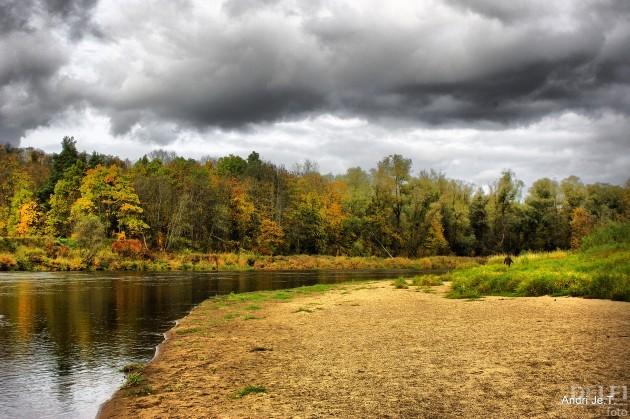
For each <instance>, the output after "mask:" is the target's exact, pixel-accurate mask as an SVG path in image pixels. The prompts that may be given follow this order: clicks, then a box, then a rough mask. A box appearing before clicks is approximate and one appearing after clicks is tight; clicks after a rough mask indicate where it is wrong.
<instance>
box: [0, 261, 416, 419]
mask: <svg viewBox="0 0 630 419" xmlns="http://www.w3.org/2000/svg"><path fill="white" fill-rule="evenodd" d="M410 274H411V273H405V274H403V275H410ZM399 275H401V273H400V272H383V271H379V272H243V273H183V272H182V273H159V274H146V273H143V274H136V273H0V418H61V417H63V418H93V417H94V416H95V415H96V413H97V411H98V408H99V405H100V404H101V403H103V402H104V401H105V400H107V399H108V398H109V397H110V396H111V395H112V394H113V392H114V391H116V389H117V388H118V387H119V386H120V385H121V384H122V383H123V381H124V376H123V374H122V373H121V372H120V369H121V368H122V367H123V366H125V365H127V364H130V363H132V362H147V361H149V360H150V359H151V358H152V357H153V354H154V352H155V347H156V345H158V344H159V343H160V342H161V341H162V339H163V336H162V334H163V333H164V332H165V331H166V330H168V329H170V328H171V327H172V326H173V324H174V321H175V320H177V319H179V318H181V317H183V316H184V315H185V314H186V313H188V312H189V311H190V309H191V308H192V307H193V306H195V305H196V304H198V303H200V302H201V301H203V300H205V299H206V298H208V297H210V296H214V295H218V294H228V293H230V292H247V291H256V290H270V289H280V288H292V287H297V286H301V285H311V284H315V283H333V282H341V281H349V280H366V279H381V278H392V277H395V276H399Z"/></svg>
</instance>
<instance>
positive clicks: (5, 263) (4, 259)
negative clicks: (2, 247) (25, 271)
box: [0, 253, 17, 271]
mask: <svg viewBox="0 0 630 419" xmlns="http://www.w3.org/2000/svg"><path fill="white" fill-rule="evenodd" d="M16 267H17V261H16V260H15V258H14V257H13V255H10V254H8V253H0V271H11V270H13V269H15V268H16Z"/></svg>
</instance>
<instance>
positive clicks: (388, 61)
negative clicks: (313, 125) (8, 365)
mask: <svg viewBox="0 0 630 419" xmlns="http://www.w3.org/2000/svg"><path fill="white" fill-rule="evenodd" d="M629 4H630V2H628V1H625V0H619V1H614V0H601V1H599V0H598V1H583V2H574V1H556V2H553V1H548V0H545V1H542V0H532V1H529V2H506V1H503V0H472V1H464V0H443V1H429V0H427V1H425V2H398V3H396V2H392V3H391V5H390V4H389V2H388V4H387V5H385V4H383V3H382V2H370V1H361V2H339V1H325V0H321V1H306V0H305V1H300V0H286V1H283V0H228V1H225V2H223V3H222V4H221V5H218V6H214V5H210V4H208V2H193V1H178V2H166V1H142V2H134V1H129V2H125V7H124V9H121V6H120V4H119V3H117V2H115V1H111V2H109V1H107V0H102V2H101V3H100V5H99V8H98V9H99V13H100V14H98V13H97V15H96V16H92V11H93V10H94V1H92V0H82V1H73V2H69V1H47V2H43V3H39V2H34V1H30V2H29V1H26V2H22V1H14V2H9V3H7V4H6V5H5V6H4V7H5V13H3V18H2V19H3V26H6V27H4V28H3V32H4V35H2V41H0V42H3V43H4V44H5V47H6V48H9V49H10V48H15V49H16V51H18V52H17V55H16V57H17V58H16V60H14V62H13V64H11V65H8V66H1V65H0V66H1V67H0V81H1V83H2V85H3V86H4V87H3V91H5V90H7V86H8V90H11V89H13V91H16V89H17V90H19V88H20V86H21V89H22V90H21V92H22V96H20V97H25V98H26V99H24V101H23V103H22V104H21V105H20V103H18V104H14V103H8V101H9V97H8V95H7V94H6V92H5V93H2V96H0V99H1V100H2V101H3V107H2V110H0V118H2V119H0V124H1V128H0V135H5V136H6V135H7V134H6V132H7V131H9V132H12V133H13V134H11V135H19V134H20V133H21V132H24V130H25V129H28V128H33V127H36V126H37V125H41V124H45V123H46V121H49V120H51V119H52V118H54V117H55V115H56V114H57V113H59V112H62V111H63V110H65V109H66V108H67V107H68V106H88V107H92V108H95V109H97V110H99V111H101V112H103V113H105V114H106V115H108V116H109V117H110V119H111V126H112V131H113V132H114V133H115V134H124V133H126V132H130V131H131V130H133V129H134V127H136V128H137V127H138V126H141V125H146V126H152V127H153V128H152V130H153V131H155V130H156V129H157V128H155V127H158V126H160V123H169V124H176V125H177V126H179V127H183V128H187V127H194V128H198V129H203V128H207V127H213V126H218V127H224V128H226V127H227V128H243V127H247V126H248V125H251V124H256V123H266V122H274V121H279V120H290V119H296V118H301V117H304V116H305V115H309V114H319V113H334V114H337V115H342V116H359V117H361V118H367V119H370V120H374V121H397V122H396V123H399V124H408V125H412V124H429V125H440V124H447V125H448V126H471V125H472V126H477V127H484V126H493V127H501V126H503V127H509V126H514V125H521V124H529V123H532V122H534V121H537V120H539V119H540V118H542V117H544V116H546V115H553V114H558V113H562V112H566V111H577V112H581V113H584V114H588V115H596V114H598V113H600V112H603V111H613V112H616V113H620V114H622V115H626V116H628V115H629V114H630V48H628V45H630V29H629V26H630V25H628V23H627V22H628V21H630V6H629ZM33 10H36V11H37V12H36V13H39V14H42V13H43V15H44V16H45V17H46V19H45V20H46V21H50V22H53V21H56V20H61V21H63V22H67V23H66V24H67V26H68V28H69V29H68V31H67V32H68V35H67V36H68V37H69V38H70V39H74V40H75V41H77V38H76V36H77V34H82V33H85V32H86V28H90V27H94V26H95V25H98V28H99V31H101V32H102V34H103V37H101V38H97V39H95V40H91V41H90V42H92V43H93V45H89V47H90V48H91V49H96V50H98V51H99V53H98V54H91V55H90V54H87V53H86V55H85V56H84V55H81V54H84V53H85V51H87V50H89V48H87V47H86V46H85V43H83V44H81V45H79V44H80V42H79V41H77V42H79V43H78V44H77V45H78V47H77V48H76V51H72V50H70V49H69V48H67V47H58V48H57V49H58V54H55V56H54V57H48V56H46V54H47V51H50V50H51V48H53V49H54V47H55V46H56V44H55V43H54V42H52V41H49V42H51V43H52V45H48V46H47V45H46V44H45V43H44V44H43V45H42V46H41V47H34V51H37V52H38V53H40V52H41V55H39V54H33V56H29V54H28V53H29V51H28V49H27V48H24V45H27V44H28V41H27V40H26V39H15V36H14V34H15V33H18V32H19V33H29V32H28V30H27V29H25V28H27V27H28V26H29V25H31V24H32V21H33V19H32V18H30V17H28V15H29V13H35V12H33ZM41 10H44V12H41ZM6 16H12V17H10V18H6ZM4 20H7V23H6V24H4ZM47 30H48V31H50V30H51V28H50V26H46V25H44V27H41V28H40V29H37V30H35V32H36V33H45V31H47ZM72 57H79V58H80V59H77V60H75V61H76V62H73V63H71V64H68V63H69V62H70V61H72V60H71V58H72ZM64 65H67V66H69V67H70V69H72V68H74V67H81V70H82V71H84V70H86V69H87V72H88V73H89V75H88V76H82V75H72V76H69V75H64V76H63V77H61V76H60V75H59V69H60V68H61V67H62V66H64ZM84 72H85V71H84ZM70 73H72V72H70ZM79 73H81V72H79ZM81 74H82V73H81ZM31 102H33V103H31ZM18 105H20V106H18ZM20 110H22V111H23V112H21V111H20ZM18 111H20V112H18ZM31 112H34V113H37V115H31V114H30V113H31ZM16 115H20V116H19V117H16ZM14 118H17V119H14ZM169 126H170V125H169ZM169 130H171V128H169ZM3 132H4V134H3ZM169 132H171V131H169ZM156 138H161V139H162V140H160V141H164V142H168V138H170V137H169V136H168V135H163V136H160V135H157V136H156Z"/></svg>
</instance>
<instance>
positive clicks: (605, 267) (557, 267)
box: [445, 224, 630, 301]
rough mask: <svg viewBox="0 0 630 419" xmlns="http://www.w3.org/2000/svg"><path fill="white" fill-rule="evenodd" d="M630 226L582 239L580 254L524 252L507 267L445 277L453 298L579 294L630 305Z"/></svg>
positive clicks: (498, 260)
mask: <svg viewBox="0 0 630 419" xmlns="http://www.w3.org/2000/svg"><path fill="white" fill-rule="evenodd" d="M628 241H630V234H628V224H611V225H607V226H604V227H602V228H600V229H599V230H597V231H595V232H594V233H593V234H592V235H591V236H587V238H586V239H585V240H584V243H585V245H584V246H583V248H582V249H581V250H579V251H573V252H568V251H555V252H543V253H526V254H524V255H521V256H518V257H516V258H514V264H513V265H512V266H511V267H509V268H508V267H507V266H505V265H504V264H503V256H495V257H492V258H490V259H489V260H488V262H487V264H486V265H484V266H477V267H472V268H467V269H458V270H455V271H453V272H451V273H450V274H448V275H446V277H445V279H450V280H451V281H452V290H451V292H450V294H449V296H450V297H452V298H478V297H480V296H483V295H506V296H539V295H553V296H564V295H569V296H580V297H590V298H604V299H610V300H620V301H630V243H628Z"/></svg>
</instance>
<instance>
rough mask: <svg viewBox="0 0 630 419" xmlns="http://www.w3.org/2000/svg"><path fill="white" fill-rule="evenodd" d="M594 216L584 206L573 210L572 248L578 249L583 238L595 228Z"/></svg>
mask: <svg viewBox="0 0 630 419" xmlns="http://www.w3.org/2000/svg"><path fill="white" fill-rule="evenodd" d="M593 224H594V223H593V218H592V217H591V216H590V215H589V213H588V212H587V211H586V210H585V209H584V208H583V207H577V208H575V209H574V210H573V215H572V217H571V248H572V249H577V248H578V247H580V244H582V238H583V237H584V236H586V235H587V234H588V233H590V232H591V230H592V229H593Z"/></svg>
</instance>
